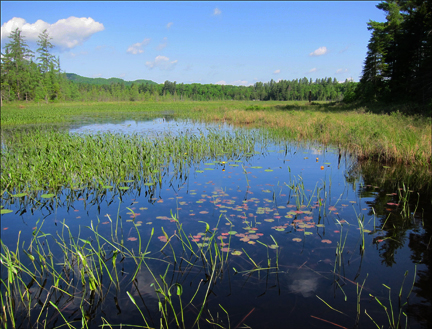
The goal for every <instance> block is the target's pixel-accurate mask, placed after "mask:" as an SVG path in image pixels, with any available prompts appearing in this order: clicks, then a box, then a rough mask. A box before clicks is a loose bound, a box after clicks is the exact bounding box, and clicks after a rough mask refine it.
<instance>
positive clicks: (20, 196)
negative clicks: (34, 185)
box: [12, 193, 27, 198]
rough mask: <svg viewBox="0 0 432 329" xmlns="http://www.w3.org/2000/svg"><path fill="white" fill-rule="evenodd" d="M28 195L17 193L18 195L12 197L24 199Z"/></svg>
mask: <svg viewBox="0 0 432 329" xmlns="http://www.w3.org/2000/svg"><path fill="white" fill-rule="evenodd" d="M26 195H27V193H17V194H12V196H13V197H14V198H22V197H23V196H26Z"/></svg>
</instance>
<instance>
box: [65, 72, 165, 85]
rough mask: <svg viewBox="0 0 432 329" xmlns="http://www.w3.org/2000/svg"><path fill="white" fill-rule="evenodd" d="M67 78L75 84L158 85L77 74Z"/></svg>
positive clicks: (147, 81)
mask: <svg viewBox="0 0 432 329" xmlns="http://www.w3.org/2000/svg"><path fill="white" fill-rule="evenodd" d="M66 78H67V79H68V80H71V81H74V82H78V83H87V84H90V85H98V86H100V85H110V84H113V83H124V84H125V86H130V85H132V84H133V83H134V84H142V83H144V84H149V85H157V83H156V82H154V81H151V80H144V79H139V80H135V81H125V80H123V79H120V78H109V79H105V78H87V77H82V76H80V75H78V74H75V73H66Z"/></svg>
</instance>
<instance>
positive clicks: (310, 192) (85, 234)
mask: <svg viewBox="0 0 432 329" xmlns="http://www.w3.org/2000/svg"><path fill="white" fill-rule="evenodd" d="M232 129H233V128H232V127H230V126H229V125H226V124H222V125H219V124H201V123H193V122H191V121H176V120H173V119H170V118H169V117H165V118H156V119H149V120H147V121H134V120H130V121H124V122H121V123H100V124H91V125H85V126H75V127H73V128H71V129H70V133H71V134H93V133H100V132H114V133H121V134H139V135H144V136H148V137H149V138H157V137H158V136H161V135H163V134H166V133H169V134H171V135H176V134H200V133H206V132H208V131H209V130H213V131H221V132H225V133H230V132H231V131H232ZM355 169H356V163H355V161H354V160H353V159H350V157H349V156H346V155H341V154H339V152H338V150H336V149H332V148H326V147H322V146H319V145H318V146H317V145H314V146H303V147H301V146H296V145H294V144H289V143H287V142H285V143H281V142H277V143H276V142H275V143H274V144H272V145H267V146H266V147H261V146H260V145H257V147H256V149H255V152H254V153H253V154H248V155H246V156H245V157H243V158H239V159H232V158H230V156H229V155H228V154H225V155H220V156H219V157H218V158H217V159H212V160H209V161H208V162H203V163H201V164H200V165H199V166H198V167H197V168H190V169H189V170H188V171H186V172H183V173H176V172H174V171H173V170H172V168H161V170H162V171H164V176H163V180H162V184H160V185H159V184H158V185H152V186H146V185H142V184H140V183H139V182H129V183H128V185H129V186H130V189H128V190H125V191H119V190H115V191H114V190H112V189H107V190H106V191H103V192H95V191H89V190H77V191H69V190H63V191H62V192H61V193H59V194H58V195H57V196H56V198H54V199H49V200H42V203H41V204H36V203H35V202H32V201H31V200H27V199H24V198H21V199H12V198H3V199H2V205H3V206H4V207H5V208H7V209H11V210H13V212H12V213H9V214H4V215H2V216H1V229H2V231H1V232H2V241H3V243H4V244H5V245H7V246H8V247H9V248H10V249H11V250H14V248H16V243H17V237H18V232H21V233H20V234H21V235H20V242H21V243H23V241H25V242H26V243H27V244H28V242H29V241H30V240H31V239H32V232H33V229H34V228H35V227H41V225H42V222H43V225H42V231H43V232H44V233H46V234H51V236H52V237H53V238H56V237H58V236H59V235H61V234H62V233H61V232H62V229H63V224H62V223H64V224H66V225H67V226H68V227H69V228H70V230H71V232H72V235H73V236H75V237H77V236H78V235H79V237H80V238H82V239H89V240H91V241H93V242H94V234H93V233H92V232H91V231H90V230H89V229H88V228H86V227H88V226H90V225H91V223H92V224H93V226H94V227H95V226H97V229H98V232H99V234H101V235H102V236H105V237H107V238H109V237H110V236H111V235H112V234H113V230H114V231H115V230H117V235H118V236H119V239H121V240H123V241H124V245H125V247H126V248H128V249H133V250H138V243H139V240H138V233H137V231H136V229H135V226H134V224H133V220H134V223H135V224H137V225H138V230H139V233H140V237H141V239H142V242H141V244H142V246H143V248H144V247H145V246H146V245H147V241H148V239H149V238H150V232H151V229H152V228H154V236H153V238H152V240H151V242H150V244H149V251H150V252H151V254H150V256H151V257H153V258H155V260H150V261H149V262H148V264H149V266H150V268H151V270H152V271H153V273H155V274H156V276H159V275H160V274H163V273H164V272H165V270H166V268H167V263H164V262H161V261H160V260H164V261H167V262H170V263H171V264H174V256H175V257H176V259H177V263H176V264H175V266H171V267H170V268H169V271H168V275H167V280H168V281H169V284H170V285H172V284H174V283H179V284H181V285H182V286H183V295H182V300H183V301H188V300H190V299H191V298H192V296H193V295H194V293H195V291H196V290H197V287H198V285H201V287H200V290H199V293H198V295H197V297H196V299H195V300H194V305H190V306H189V307H188V308H187V309H186V310H185V316H186V319H185V321H188V320H192V321H193V319H195V317H196V316H197V314H198V312H199V309H200V307H201V304H200V303H202V301H203V300H204V296H205V293H206V292H207V288H208V284H209V277H208V274H209V273H208V272H206V271H205V270H204V269H202V267H203V266H202V263H201V269H200V264H199V263H197V264H196V266H195V267H193V268H192V270H188V271H185V270H184V269H185V268H187V263H186V261H184V260H183V259H185V260H189V259H190V258H189V257H190V254H188V253H187V252H186V253H184V252H183V249H182V246H181V244H180V243H179V241H178V239H173V240H172V246H173V248H174V253H175V254H174V253H173V250H171V249H170V247H168V246H167V247H166V248H165V249H163V251H162V252H161V251H160V250H161V248H162V247H163V246H164V245H165V242H164V233H163V231H165V232H166V234H167V235H168V236H171V235H173V234H175V233H176V232H177V231H178V227H177V225H176V223H175V222H174V221H173V217H172V216H176V218H177V219H178V220H179V222H180V223H181V224H182V225H183V229H184V231H185V232H186V233H187V234H188V235H190V237H189V240H190V241H191V243H194V244H195V243H198V244H201V243H205V239H203V237H205V230H206V224H205V223H208V224H209V226H210V228H211V231H212V232H213V231H216V232H217V236H218V239H219V240H218V241H220V242H219V243H220V244H221V247H225V248H228V245H229V251H228V249H226V250H227V251H228V252H229V253H231V252H235V251H239V252H241V254H240V255H233V254H229V258H228V264H226V266H225V267H224V269H225V270H224V271H223V273H221V274H220V275H219V276H218V278H217V279H214V280H213V284H212V285H211V289H209V290H208V291H209V294H208V299H207V303H208V310H206V311H205V317H206V318H209V313H208V311H210V314H211V315H212V316H213V318H214V319H215V321H214V322H218V323H219V324H221V325H224V326H227V327H228V319H227V316H226V314H225V313H224V312H223V310H222V309H221V308H220V307H219V305H221V306H222V307H223V308H224V309H225V310H226V311H227V312H228V313H229V321H230V322H229V324H230V326H231V327H232V328H240V327H242V324H243V323H245V324H247V325H248V326H250V327H252V328H306V327H307V328H334V327H335V324H337V325H339V326H342V327H345V328H353V327H360V328H371V327H374V326H375V325H374V323H373V322H372V320H371V319H370V318H369V317H368V316H367V315H366V314H365V310H366V311H367V313H368V314H369V315H370V316H371V317H372V318H373V320H374V321H375V322H376V323H377V324H378V325H379V326H380V327H381V326H384V327H389V319H388V317H387V315H386V312H385V310H384V308H383V307H382V306H380V305H379V303H378V302H377V301H376V300H375V297H376V298H378V299H379V300H380V301H381V303H383V305H386V306H387V307H390V303H389V289H388V288H387V287H389V288H391V291H390V296H391V297H390V299H391V302H392V307H393V312H394V317H395V318H396V320H395V321H397V317H398V316H399V305H402V304H403V303H405V302H406V301H407V296H408V294H409V292H410V290H411V288H412V286H413V282H415V284H414V287H413V288H412V292H411V294H410V295H409V299H408V304H407V305H405V306H404V309H403V310H404V312H405V313H406V314H407V316H408V320H407V323H408V325H407V326H408V327H409V328H426V327H431V325H432V323H431V322H430V320H429V314H430V312H431V311H432V310H431V295H432V293H431V286H432V282H431V279H430V274H431V273H430V270H431V258H430V248H431V246H430V244H431V223H430V218H431V207H430V200H425V199H424V197H423V198H422V195H420V198H418V196H417V194H416V193H417V192H418V191H417V190H416V188H415V186H413V187H412V186H410V189H412V191H413V192H411V198H410V202H409V205H410V207H411V208H410V209H411V210H410V213H412V215H411V216H410V218H408V219H406V218H404V217H403V216H402V215H400V212H401V211H402V204H401V202H400V193H402V192H404V191H403V190H400V189H398V187H399V188H402V184H401V183H402V182H399V183H400V184H399V185H398V182H395V181H391V179H390V178H389V180H388V181H387V184H381V185H378V183H377V182H379V181H380V182H381V181H382V177H370V176H368V177H366V175H363V174H362V172H361V171H360V172H358V171H356V170H355ZM404 193H405V192H404ZM429 196H430V194H429ZM426 197H427V196H426ZM416 207H417V211H416V213H413V212H414V209H415V208H416ZM127 208H129V209H127ZM131 210H132V212H131ZM38 221H39V222H38ZM203 222H205V223H203ZM215 228H216V229H215ZM361 228H363V229H364V235H362V234H361ZM214 229H215V230H214ZM234 231H235V232H234ZM228 232H230V233H228ZM63 234H64V233H63ZM66 235H67V234H66ZM363 236H364V240H363ZM275 241H276V242H277V244H278V246H279V247H278V248H277V249H272V248H267V247H266V246H265V245H267V246H271V245H274V244H275ZM263 244H265V245H263ZM53 245H54V243H53ZM362 246H364V249H363V248H362ZM338 250H340V252H338ZM53 254H54V255H56V257H58V259H56V261H58V262H61V259H60V258H61V253H60V252H59V250H53ZM268 258H270V263H271V267H272V268H271V269H265V268H266V267H268ZM276 260H278V264H279V268H278V269H277V268H276ZM416 264H417V265H416ZM255 265H258V266H260V267H261V270H259V271H256V266H255ZM118 266H119V269H120V267H121V271H120V270H119V276H120V281H121V286H120V291H116V289H115V288H112V287H111V288H108V289H107V292H106V294H105V295H103V296H96V297H94V296H93V298H94V300H93V299H92V300H90V302H89V303H88V305H87V304H86V307H87V309H86V310H87V312H88V314H89V317H90V318H92V322H91V327H94V328H96V327H97V326H98V325H101V324H102V320H101V317H103V318H105V319H106V320H107V321H108V322H109V323H111V324H120V323H123V324H133V325H144V323H143V320H142V317H141V315H140V313H139V311H138V310H137V308H136V306H135V305H133V304H132V302H131V300H130V299H129V297H128V296H127V294H126V291H128V292H130V293H131V294H132V296H134V298H135V299H136V301H137V303H138V306H139V307H140V309H141V310H142V312H143V313H144V315H145V316H146V317H147V319H148V321H149V324H150V325H151V326H154V327H158V326H159V317H160V315H159V311H158V304H157V302H158V299H157V294H156V293H155V288H154V287H153V286H151V284H152V283H154V278H153V277H152V275H151V274H150V272H149V271H148V269H146V268H145V267H144V266H143V267H142V268H141V269H140V271H139V273H138V276H137V280H136V281H135V282H133V283H130V278H131V277H132V273H133V272H134V271H135V263H133V262H132V261H130V260H125V261H124V262H121V263H119V264H118ZM253 269H255V271H251V270H253ZM415 271H416V276H414V273H415ZM6 275H7V273H5V272H4V271H2V278H3V279H5V277H6ZM405 275H406V278H405ZM404 278H405V280H404ZM363 283H364V286H363V290H362V293H361V296H360V297H359V299H358V292H359V286H361V285H363ZM401 286H403V290H402V295H401V296H402V297H401V299H400V300H399V298H398V295H399V291H400V289H401ZM2 293H3V290H2ZM39 298H40V300H41V301H42V303H43V302H44V300H45V298H46V293H45V294H42V295H41V296H40V297H39ZM358 301H360V308H361V313H360V316H359V317H358V318H357V303H358ZM60 304H61V305H63V314H64V315H65V316H66V317H67V318H68V319H75V318H77V317H79V316H78V315H79V314H80V312H77V309H79V305H80V299H79V298H75V299H74V298H70V297H68V296H62V297H59V305H60ZM329 306H331V307H329ZM332 308H333V309H332ZM335 310H337V311H335ZM388 311H389V310H388ZM38 313H39V312H35V314H36V316H37V314H38ZM217 314H219V317H220V319H219V320H216V317H217ZM390 317H391V315H390ZM33 320H34V319H33ZM401 321H402V324H403V326H402V327H405V321H406V317H405V316H404V315H402V316H401ZM61 322H62V320H61V318H59V317H57V319H56V320H53V322H51V323H52V324H53V323H56V325H60V323H61ZM54 326H55V325H54ZM172 326H173V327H175V323H172ZM200 326H201V327H211V325H209V324H208V323H206V322H204V321H202V322H201V324H200ZM24 327H25V325H24ZM77 327H79V325H78V324H77Z"/></svg>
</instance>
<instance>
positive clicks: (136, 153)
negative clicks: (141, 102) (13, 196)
mask: <svg viewBox="0 0 432 329" xmlns="http://www.w3.org/2000/svg"><path fill="white" fill-rule="evenodd" d="M257 139H258V136H257V133H253V132H249V133H246V132H243V133H240V132H235V133H233V134H230V133H221V132H219V131H211V130H209V131H208V133H207V134H206V135H204V134H203V133H202V134H200V135H189V134H180V135H178V136H171V135H165V136H161V137H160V138H147V137H145V136H140V135H136V134H135V135H132V136H127V135H121V134H112V133H104V134H97V135H83V136H80V135H70V134H68V133H67V132H58V131H43V130H35V131H30V132H26V131H20V132H17V133H15V134H12V135H10V136H9V137H8V138H5V139H4V140H3V142H4V147H3V148H2V149H1V158H2V168H1V183H0V189H1V191H4V190H5V189H7V190H9V191H13V190H16V191H20V192H22V191H24V190H34V189H48V188H51V189H53V188H59V187H62V188H71V189H74V188H81V187H87V186H91V187H96V188H107V187H110V186H112V185H111V184H115V185H116V187H118V188H120V189H121V188H128V187H127V183H131V182H133V181H143V182H144V183H146V184H159V183H160V182H161V180H162V176H163V175H165V174H167V172H168V171H169V170H172V171H174V172H180V173H184V172H188V171H189V170H190V168H191V167H194V166H196V165H198V164H199V163H200V162H202V161H206V160H209V159H214V158H223V157H224V158H225V157H227V158H228V160H229V159H238V158H240V157H242V156H244V155H245V154H247V153H250V152H252V151H253V150H254V147H255V141H256V140H257ZM261 141H262V138H261Z"/></svg>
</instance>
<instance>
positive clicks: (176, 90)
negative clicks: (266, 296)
mask: <svg viewBox="0 0 432 329" xmlns="http://www.w3.org/2000/svg"><path fill="white" fill-rule="evenodd" d="M431 6H432V4H431V2H427V1H421V0H410V1H400V0H398V1H386V2H382V3H380V4H378V5H377V8H378V9H380V10H383V11H384V12H385V13H386V21H385V22H375V21H369V22H368V23H367V28H368V29H369V30H370V31H371V32H372V33H371V38H370V41H369V44H368V51H367V55H366V59H365V61H364V66H363V72H362V77H361V79H360V82H359V83H356V82H352V81H348V80H346V81H345V82H343V83H339V82H338V81H337V80H336V78H333V79H332V78H327V77H325V78H323V79H315V81H313V80H312V79H307V78H306V77H304V78H299V79H294V80H278V81H274V80H271V81H269V82H265V83H263V82H256V83H255V84H254V85H251V86H233V85H217V84H199V83H192V84H184V83H177V82H176V81H174V82H171V81H165V82H164V83H163V84H157V83H154V82H153V81H150V80H137V81H134V82H130V81H123V80H122V79H118V78H110V79H101V78H96V79H91V78H85V77H80V76H78V75H76V74H73V73H65V72H63V71H62V70H61V68H60V58H59V57H57V58H56V57H55V56H53V55H52V54H51V51H52V48H54V46H53V45H52V43H51V42H50V40H51V38H50V36H49V34H48V33H47V31H46V30H45V31H44V32H42V33H41V34H40V35H39V40H38V42H37V45H38V46H39V47H38V48H37V49H36V52H34V51H32V50H31V49H30V48H29V46H28V45H27V43H26V41H25V38H24V36H23V35H22V32H21V31H20V30H19V29H18V28H17V29H16V30H15V31H13V32H12V33H11V34H10V36H9V42H8V43H6V46H5V48H4V53H2V58H1V101H2V102H3V101H6V102H10V101H27V102H28V101H35V102H40V101H45V102H58V101H159V100H169V101H177V100H179V101H182V100H193V101H207V100H257V101H258V100H260V101H267V100H276V101H304V100H309V94H311V96H312V97H311V100H313V101H341V100H343V101H344V102H345V103H349V102H353V101H355V100H363V101H382V102H390V101H391V102H414V103H417V104H420V105H421V106H432V48H431V45H432V43H431V38H432V17H431V12H432V10H431Z"/></svg>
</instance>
